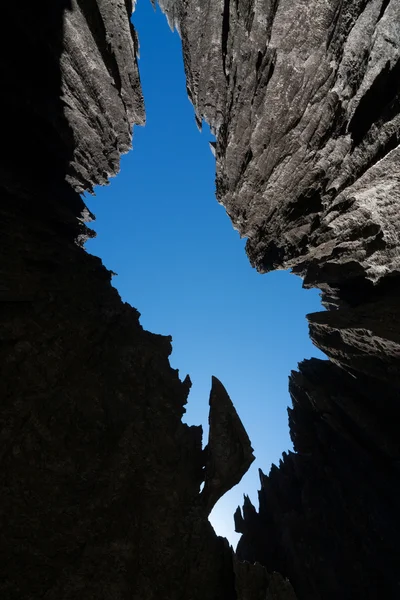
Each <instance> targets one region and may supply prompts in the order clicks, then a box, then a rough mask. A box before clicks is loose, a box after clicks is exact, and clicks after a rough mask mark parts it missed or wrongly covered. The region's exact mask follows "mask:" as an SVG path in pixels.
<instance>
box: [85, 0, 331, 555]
mask: <svg viewBox="0 0 400 600" xmlns="http://www.w3.org/2000/svg"><path fill="white" fill-rule="evenodd" d="M133 22H134V23H135V26H136V28H137V30H138V33H139V39H140V56H141V57H140V60H139V68H140V73H141V79H142V85H143V92H144V98H145V105H146V116H147V123H146V126H145V127H135V129H134V139H133V151H131V152H130V153H129V154H128V155H126V156H124V157H123V159H122V163H121V172H120V174H119V175H118V176H117V177H116V178H114V179H112V180H111V185H110V186H108V187H104V188H97V190H96V197H95V198H93V197H88V198H87V199H86V200H87V203H88V205H89V208H90V209H91V210H92V211H93V212H94V214H95V215H96V217H97V220H96V222H95V223H94V229H95V230H96V232H97V238H96V239H94V240H90V241H89V242H88V243H87V245H86V249H87V250H88V251H89V252H91V253H93V254H95V255H97V256H100V257H101V258H102V259H103V262H104V264H105V265H106V266H107V267H108V268H109V269H111V270H113V271H115V272H116V273H118V276H117V277H115V278H114V279H113V283H114V285H115V286H116V288H117V289H118V291H119V293H120V294H121V297H122V299H123V300H124V301H126V302H129V303H130V304H131V305H132V306H134V307H136V308H137V309H138V310H139V312H140V313H141V315H142V316H141V323H142V325H143V327H144V328H146V329H148V330H150V331H153V332H155V333H162V334H166V335H172V337H173V354H172V356H171V365H172V366H173V367H174V368H178V369H179V372H180V376H181V378H182V379H183V378H184V377H185V375H186V374H187V373H189V374H190V377H191V380H192V383H193V387H192V390H191V393H190V396H189V403H188V406H187V413H186V415H185V420H186V422H187V423H189V424H196V425H197V424H202V425H203V428H204V430H205V440H204V443H206V441H207V439H206V438H207V431H208V425H207V418H208V397H209V391H210V385H211V376H212V375H215V376H217V377H218V378H219V379H220V380H221V381H222V382H223V384H224V385H225V387H226V388H227V390H228V393H229V394H230V396H231V398H232V400H233V402H234V404H235V406H236V409H237V411H238V413H239V415H240V417H241V419H242V421H243V423H244V425H245V427H246V429H247V431H248V433H249V435H250V438H251V441H252V444H253V448H254V450H255V455H256V461H255V462H254V463H253V465H252V467H251V469H250V471H249V472H248V473H247V475H246V476H245V477H244V478H243V480H242V482H241V483H240V484H239V485H238V486H236V487H235V488H234V489H233V490H231V491H230V492H229V493H228V494H226V495H225V496H224V498H222V499H221V500H220V501H219V503H218V504H217V506H216V507H215V509H214V511H213V513H212V515H211V522H212V523H213V526H214V528H215V529H216V531H217V533H218V534H220V535H225V536H226V537H228V539H229V540H230V542H231V543H232V544H235V543H236V542H237V540H238V538H239V536H238V535H237V534H235V533H234V528H233V512H234V510H235V509H236V507H237V505H238V504H241V503H242V499H243V493H247V494H249V496H250V498H251V499H252V501H253V503H255V504H256V506H258V504H257V490H258V488H259V481H258V468H259V467H261V468H262V469H263V471H264V472H266V473H268V472H269V468H270V466H271V463H272V462H275V463H277V462H278V461H279V458H280V455H281V453H282V451H284V450H287V449H288V448H290V447H291V442H290V439H289V432H288V426H287V412H286V407H287V406H288V404H290V398H289V394H288V391H287V387H288V375H289V373H290V370H291V369H295V368H296V366H297V363H298V362H299V361H300V360H302V359H303V358H308V357H310V356H321V353H319V352H318V350H317V349H316V348H314V346H313V345H312V344H311V342H310V340H309V338H308V333H307V322H306V319H305V314H306V313H308V312H313V311H316V310H320V309H321V306H320V301H319V295H318V293H317V292H316V291H315V290H312V291H306V290H303V289H302V287H301V280H300V279H299V278H298V277H295V276H294V275H290V274H289V273H287V272H282V271H280V272H276V273H270V274H268V275H259V274H258V273H257V272H256V271H255V270H254V269H252V268H251V267H250V264H249V262H248V259H247V257H246V254H245V251H244V246H245V240H241V239H240V238H239V235H238V233H237V232H236V231H235V230H234V229H233V228H232V225H231V223H230V220H229V218H228V217H227V215H226V213H225V210H224V208H223V207H221V206H220V205H219V204H218V203H217V201H216V200H215V185H214V179H215V159H214V157H213V156H212V153H211V151H210V149H209V144H208V142H209V141H210V140H212V139H213V138H212V135H211V134H210V132H209V129H208V127H207V126H205V127H204V129H203V133H202V134H200V133H199V131H198V129H197V127H196V124H195V120H194V111H193V107H192V105H191V104H190V102H189V100H188V98H187V95H186V86H185V77H184V70H183V62H182V55H181V45H180V39H179V36H178V34H177V33H176V32H175V33H172V32H171V31H170V29H169V28H168V25H167V21H166V18H165V17H164V15H162V14H161V13H160V11H159V10H157V12H156V13H155V12H154V10H153V8H152V6H151V4H150V0H138V3H137V8H136V12H135V13H134V15H133Z"/></svg>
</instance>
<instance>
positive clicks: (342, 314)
mask: <svg viewBox="0 0 400 600" xmlns="http://www.w3.org/2000/svg"><path fill="white" fill-rule="evenodd" d="M160 5H161V7H164V10H165V11H166V12H167V13H169V14H170V15H171V6H172V9H173V20H174V21H175V22H176V23H177V28H178V30H179V32H180V34H181V36H182V47H183V54H184V60H185V69H186V76H187V87H188V93H189V97H190V98H191V99H192V102H193V104H194V109H195V113H196V120H197V122H198V124H201V122H202V120H203V119H205V120H206V121H207V122H208V123H209V124H210V126H211V128H212V130H213V132H214V133H215V135H216V168H217V196H218V200H219V201H220V202H221V203H222V204H223V205H224V206H225V208H226V210H227V213H228V214H229V216H230V218H231V220H232V223H233V225H234V227H236V228H237V229H238V231H239V232H240V233H241V235H242V236H244V237H247V246H246V249H247V253H248V256H249V259H250V261H251V263H252V264H253V266H255V267H256V268H257V269H258V270H259V271H260V272H266V271H269V270H271V269H277V268H292V269H293V271H294V272H295V273H297V274H299V275H301V276H302V277H303V278H304V285H305V286H306V287H319V288H320V290H321V292H322V300H323V303H324V305H325V307H326V308H328V309H329V310H328V311H327V312H323V313H317V314H313V315H309V316H308V318H309V322H310V334H311V338H312V340H313V341H314V343H315V344H316V345H317V346H318V347H319V348H321V349H322V350H323V351H324V352H325V353H326V355H327V356H328V358H329V359H330V360H329V361H320V360H312V361H306V362H304V363H302V364H301V365H300V367H299V369H300V371H299V373H293V374H292V375H291V378H290V391H291V395H292V399H293V409H290V410H289V421H290V429H291V435H292V439H293V442H294V446H295V450H296V452H295V453H289V455H284V458H283V460H282V461H281V463H280V465H279V468H277V467H273V468H272V470H271V473H270V475H269V476H268V477H266V476H264V475H261V483H262V489H261V492H260V508H259V512H257V511H256V510H255V508H254V507H252V506H251V505H250V504H249V500H248V499H247V500H246V502H245V505H244V509H243V511H244V513H243V515H242V514H241V512H240V511H238V512H237V513H236V525H237V530H238V531H239V532H241V533H243V536H242V539H241V541H240V543H239V547H238V557H239V558H241V559H245V560H248V561H250V562H253V561H258V562H260V563H261V564H263V565H264V566H265V567H267V569H268V570H270V571H272V570H277V571H279V572H280V573H281V574H282V575H283V576H285V577H288V578H289V579H290V581H291V582H292V584H293V586H294V589H295V592H296V594H297V595H298V597H299V598H300V599H301V600H303V599H304V600H317V599H318V600H329V599H331V598H332V600H333V599H337V598H346V599H347V598H349V599H356V598H357V599H358V598H366V599H367V598H368V599H371V600H373V599H376V598H380V597H385V598H393V599H394V598H397V597H399V595H400V579H399V577H398V573H399V568H400V553H399V551H398V549H397V542H396V540H397V537H398V534H399V531H400V523H399V518H398V511H397V508H396V498H397V496H398V494H399V486H400V481H399V451H400V448H399V439H398V433H397V423H398V421H399V417H400V408H399V406H400V404H399V400H400V397H399V396H400V393H399V383H400V378H399V375H400V370H399V369H400V346H399V341H400V325H399V323H400V318H399V317H400V314H399V313H400V303H399V300H400V297H399V290H400V288H399V285H400V284H399V282H400V276H399V275H400V268H399V267H400V262H399V261H400V247H399V241H400V240H399V233H400V221H399V205H400V192H399V189H400V188H399V166H400V163H399V157H400V154H399V142H400V114H399V113H400V102H399V98H400V79H399V73H400V67H399V65H400V62H399V61H400V28H399V22H400V2H399V1H398V0H370V1H367V0H351V1H350V0H349V1H347V0H344V1H342V0H328V1H326V2H322V1H321V0H307V2H306V1H303V0H296V1H293V0H235V1H233V0H232V1H231V0H220V1H217V2H214V1H211V0H208V1H207V2H203V1H201V2H200V0H176V1H175V2H174V3H173V5H171V4H170V3H168V4H167V3H165V2H164V0H160Z"/></svg>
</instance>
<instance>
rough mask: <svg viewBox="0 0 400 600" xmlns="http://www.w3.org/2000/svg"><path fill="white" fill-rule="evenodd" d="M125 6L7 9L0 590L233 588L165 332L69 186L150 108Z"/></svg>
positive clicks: (50, 594) (51, 597)
mask: <svg viewBox="0 0 400 600" xmlns="http://www.w3.org/2000/svg"><path fill="white" fill-rule="evenodd" d="M131 9H132V5H131V3H130V2H129V0H127V1H126V2H124V1H123V0H107V1H106V0H98V1H95V0H76V1H75V0H74V1H71V2H69V1H67V0H66V1H64V2H54V0H47V1H46V0H45V1H43V2H40V3H39V4H37V3H36V4H35V3H29V4H28V5H26V6H25V5H22V4H21V3H7V5H6V7H5V10H4V13H3V18H4V19H5V22H6V23H7V27H8V29H9V31H10V32H12V36H13V41H12V43H10V41H9V39H8V37H7V36H2V40H1V43H2V48H1V49H2V53H1V58H0V65H1V72H2V83H3V85H2V92H1V95H0V109H1V114H2V115H3V117H4V120H5V121H8V122H9V123H7V125H11V127H10V128H9V127H7V126H6V125H5V127H4V129H3V149H4V150H5V152H4V153H3V154H4V155H5V156H4V160H2V162H1V167H0V188H1V200H2V202H1V221H0V222H1V240H2V242H1V243H2V261H1V293H0V299H1V309H2V310H1V318H0V340H1V345H0V359H1V363H0V364H1V377H0V398H1V408H0V442H1V444H0V451H1V476H0V477H1V499H0V519H1V521H0V523H1V527H0V559H1V560H0V596H1V598H4V600H21V599H22V598H24V599H25V598H26V599H28V598H30V599H32V600H36V599H39V598H46V600H77V599H80V598H85V600H100V599H104V600H106V599H107V600H122V599H126V600H128V598H129V599H130V600H132V599H134V600H139V599H140V600H143V599H146V600H151V599H153V598H154V599H155V598H157V599H160V598H165V599H166V600H167V599H168V600H184V599H185V600H196V599H198V600H204V597H207V598H209V599H210V600H212V599H215V600H217V599H218V600H220V599H223V600H233V599H234V598H236V592H235V582H234V573H233V562H232V561H233V557H232V550H231V549H230V547H229V544H228V542H227V541H226V540H224V539H222V538H218V537H217V536H216V534H215V533H214V531H213V529H212V527H211V525H210V523H209V522H208V520H207V513H206V510H205V508H204V506H203V504H202V501H201V498H200V485H201V483H202V482H203V480H204V473H203V469H204V455H203V450H202V432H201V428H200V427H188V426H187V425H184V424H182V422H181V417H182V414H183V412H184V410H185V409H184V405H185V403H186V398H187V394H188V392H189V388H190V380H189V379H188V378H187V379H185V381H183V382H182V381H180V379H179V377H178V372H177V371H175V370H173V369H171V367H170V365H169V361H168V356H169V354H170V352H171V343H170V339H169V338H166V337H163V336H159V335H155V334H152V333H149V332H147V331H144V330H143V329H142V327H141V325H140V323H139V313H138V312H137V311H136V310H135V309H134V308H132V307H130V306H128V305H127V304H124V303H123V302H122V301H121V299H120V297H119V295H118V293H117V291H116V290H115V289H114V288H113V287H112V286H111V283H110V280H111V273H110V272H109V271H107V270H106V269H105V268H104V266H103V265H102V263H101V261H100V259H98V258H95V257H93V256H90V255H88V254H87V253H86V252H85V251H84V249H83V248H82V242H83V241H84V239H85V238H86V237H87V236H88V235H90V232H89V231H88V230H87V229H86V226H85V224H84V221H85V220H89V219H90V218H91V215H90V213H89V211H88V210H87V209H86V207H85V204H84V202H83V200H82V198H81V197H80V195H79V192H81V191H82V190H86V191H90V190H91V189H92V187H93V186H94V185H96V184H99V183H105V182H106V181H107V179H108V177H109V176H110V175H113V174H115V173H116V172H117V171H118V168H119V156H120V154H121V153H122V152H125V151H127V150H128V148H129V147H130V144H131V127H132V125H133V124H134V123H142V122H143V119H144V115H143V105H142V94H141V90H140V85H139V78H138V71H137V65H136V52H137V40H136V35H135V33H134V30H133V28H132V26H131V25H130V22H129V16H130V11H131Z"/></svg>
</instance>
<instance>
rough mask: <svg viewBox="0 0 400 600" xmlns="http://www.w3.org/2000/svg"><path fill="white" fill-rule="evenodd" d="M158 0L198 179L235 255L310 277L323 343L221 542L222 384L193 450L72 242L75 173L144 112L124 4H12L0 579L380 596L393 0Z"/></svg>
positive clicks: (26, 585)
mask: <svg viewBox="0 0 400 600" xmlns="http://www.w3.org/2000/svg"><path fill="white" fill-rule="evenodd" d="M160 5H161V7H162V8H163V9H164V10H165V12H166V13H167V15H168V18H169V21H170V23H171V24H172V25H175V26H176V27H177V28H178V30H179V32H180V35H181V38H182V47H183V56H184V61H185V72H186V76H187V88H188V93H189V96H190V99H191V101H192V102H193V105H194V110H195V114H196V118H197V121H198V122H199V123H200V124H201V122H202V120H203V119H205V120H206V121H207V122H208V123H209V124H210V126H211V128H212V131H213V132H214V133H215V134H216V148H215V150H216V167H217V174H216V178H217V179H216V181H217V198H218V200H219V202H221V203H222V204H223V205H224V206H225V208H226V210H227V212H228V214H229V216H230V218H231V220H232V223H233V225H234V226H235V227H237V228H238V230H239V232H240V233H241V235H243V236H247V237H248V242H247V247H246V249H247V253H248V256H249V259H250V261H251V263H252V264H253V265H254V266H256V267H257V268H258V269H259V270H260V271H268V270H270V269H274V268H291V269H293V271H294V272H297V273H299V274H301V275H302V276H303V277H304V285H305V286H307V287H318V288H319V289H321V291H322V296H323V301H324V303H325V306H326V307H327V308H328V309H329V310H327V311H325V312H321V313H314V314H312V315H309V317H308V319H309V323H310V335H311V338H312V340H313V341H314V343H315V344H316V345H317V346H318V347H319V348H321V349H322V350H323V351H324V352H325V353H326V355H327V357H328V360H325V361H323V360H317V359H311V360H307V361H303V362H302V363H301V364H300V365H299V370H298V372H293V373H292V374H291V376H290V382H289V386H290V393H291V397H292V401H293V406H292V408H291V409H289V426H290V431H291V436H292V440H293V444H294V448H295V452H290V453H288V454H286V453H285V454H284V455H283V457H282V460H281V461H280V464H279V466H278V467H276V466H273V467H272V468H271V471H270V472H269V474H268V475H264V474H263V473H262V472H260V484H261V490H260V492H259V508H258V510H256V508H255V507H254V506H253V505H252V504H251V502H250V500H249V498H248V497H247V498H245V502H244V507H243V510H240V509H239V510H238V511H236V513H235V524H236V528H237V531H239V532H240V533H241V534H242V537H241V539H240V542H239V545H238V548H237V552H236V553H233V552H232V549H231V548H230V547H229V544H228V543H227V541H226V540H224V539H223V538H219V537H217V536H216V535H215V533H214V531H213V529H212V527H211V525H210V524H209V522H208V519H207V515H208V513H209V511H210V509H211V508H212V506H213V505H214V504H215V502H216V501H217V500H218V498H219V497H221V495H222V494H223V493H225V491H226V490H227V489H229V488H230V487H231V486H232V485H234V484H235V483H236V482H237V481H238V480H239V479H240V477H241V476H242V475H243V473H244V472H245V470H246V469H247V468H248V466H249V464H250V463H251V461H252V460H253V456H252V449H251V445H250V441H249V439H248V437H247V434H246V432H245V431H244V429H243V426H242V424H241V422H240V419H239V417H238V416H237V414H236V411H235V409H234V407H233V405H232V403H231V401H230V399H229V396H228V394H227V392H226V390H225V389H224V388H223V386H222V384H221V383H220V382H218V380H216V379H214V380H213V382H212V390H211V395H210V436H209V441H208V446H207V450H206V452H203V450H202V443H201V437H202V432H201V428H199V427H189V426H187V425H184V424H183V423H182V421H181V418H182V414H183V411H184V405H185V403H186V400H187V395H188V392H189V387H190V381H189V380H188V379H186V380H185V381H183V382H182V381H180V379H179V377H178V373H177V372H176V371H174V370H173V369H171V367H170V365H169V360H168V356H169V354H170V352H171V343H170V339H169V338H166V337H164V336H159V335H155V334H151V333H149V332H147V331H144V330H143V328H142V327H141V325H140V323H139V313H138V312H137V311H136V310H135V309H134V308H132V307H130V306H129V305H127V304H124V303H122V302H121V300H120V298H119V295H118V293H117V292H116V290H115V289H114V288H112V286H111V283H110V281H111V273H110V272H109V271H108V270H107V269H105V268H104V266H103V265H102V263H101V261H100V260H99V259H97V258H95V257H93V256H90V255H88V254H87V253H86V252H85V251H84V249H83V248H82V247H81V246H82V245H83V243H84V240H85V238H86V237H87V236H88V235H90V233H89V232H88V230H87V228H86V226H85V225H84V221H88V220H90V219H91V218H92V215H91V214H90V213H89V211H88V210H87V208H86V207H85V204H84V202H83V200H82V199H81V197H80V194H81V193H82V192H84V191H88V192H90V191H92V190H93V187H94V186H95V185H99V184H106V183H107V181H108V178H109V177H110V176H112V175H115V174H116V173H117V172H118V169H119V160H120V155H121V154H122V153H124V152H126V151H128V150H129V148H130V147H131V128H132V125H134V124H141V123H143V122H144V108H143V98H142V92H141V88H140V79H139V73H138V68H137V51H138V42H137V37H136V33H135V31H134V29H133V26H132V25H131V23H130V20H129V17H130V12H131V10H132V8H133V4H132V3H131V2H129V1H125V0H112V1H108V2H106V1H105V0H71V1H70V2H67V1H62V2H58V3H54V2H50V0H49V1H45V2H42V3H41V4H40V5H35V6H33V5H32V4H30V5H27V6H24V7H21V6H20V5H18V4H15V3H14V4H11V3H8V4H7V5H6V7H5V22H6V23H7V29H8V31H9V32H12V42H11V43H10V41H9V39H8V36H7V35H5V36H3V37H2V40H1V42H0V44H1V45H2V46H1V49H2V53H1V59H0V65H1V71H2V81H3V82H6V85H5V86H4V89H3V91H2V94H1V96H0V107H1V110H2V114H3V115H6V116H7V121H8V122H9V123H10V124H12V126H13V127H12V129H10V130H8V129H7V128H5V129H4V132H3V134H4V139H3V148H4V149H6V152H4V154H5V156H4V160H3V161H2V163H1V167H0V188H1V194H2V206H1V217H2V218H1V228H2V236H1V239H2V249H3V260H2V262H1V269H2V272H1V282H2V283H1V290H0V294H1V300H2V317H1V319H0V341H1V345H0V353H1V364H2V377H1V378H0V391H1V400H2V404H1V412H0V439H1V444H2V454H1V461H2V472H1V485H2V497H1V502H0V506H1V519H2V522H1V536H0V539H1V542H0V556H1V559H2V561H1V565H2V566H1V568H0V571H1V577H0V590H1V594H2V597H3V598H6V599H7V600H13V599H15V600H19V599H20V598H43V597H46V599H48V600H53V599H54V600H60V599H62V600H68V599H71V600H72V599H76V598H80V597H85V598H87V599H92V598H93V599H96V600H98V599H99V598H104V599H110V600H111V599H112V600H115V599H119V598H120V599H121V600H122V599H125V598H126V599H127V598H133V599H138V600H139V598H140V599H141V600H142V599H143V598H145V599H146V600H152V599H153V598H154V599H155V598H165V599H166V600H183V599H185V600H188V599H189V600H196V599H197V598H198V599H199V600H200V599H202V600H203V599H204V598H207V599H209V600H213V599H215V600H217V599H218V600H253V599H254V600H265V599H269V600H272V599H275V600H294V598H298V600H331V599H332V600H336V599H337V598H346V599H347V598H348V599H349V600H352V599H358V598H364V599H365V600H376V598H380V597H385V598H387V599H392V598H393V600H395V599H397V598H398V597H399V592H400V582H399V577H398V571H399V564H400V555H399V551H398V540H397V538H398V532H399V531H400V522H399V515H398V507H397V497H398V495H399V492H400V485H399V443H398V435H397V422H398V420H399V416H400V415H399V406H400V404H399V400H400V397H399V385H400V368H399V364H400V363H399V360H400V342H399V340H400V332H399V322H400V320H399V306H400V304H399V299H400V298H399V272H400V251H399V231H400V220H399V211H398V206H399V189H400V188H399V152H398V147H397V146H398V140H399V137H400V116H399V103H398V97H399V94H400V91H399V78H398V76H397V75H398V71H399V54H400V33H399V31H400V30H399V28H398V26H397V24H398V23H399V18H400V4H399V2H398V0H383V1H382V0H373V1H371V2H366V1H365V0H359V1H356V2H350V1H345V2H342V1H339V0H328V1H326V2H321V1H320V0H308V1H307V2H305V1H303V0H296V1H295V2H288V1H286V0H274V1H270V0H238V1H237V2H229V1H228V0H226V1H225V2H211V0H209V1H207V2H204V1H202V2H200V0H174V1H171V2H167V1H166V0H163V2H160ZM44 40H45V41H44ZM22 73H24V74H25V76H24V77H22V76H21V74H22ZM228 75H229V77H228ZM21 149H22V150H21ZM77 241H78V244H77V243H76V242H77ZM203 482H204V488H203V490H202V491H201V493H200V487H201V484H202V483H203ZM21 568H22V569H23V572H21Z"/></svg>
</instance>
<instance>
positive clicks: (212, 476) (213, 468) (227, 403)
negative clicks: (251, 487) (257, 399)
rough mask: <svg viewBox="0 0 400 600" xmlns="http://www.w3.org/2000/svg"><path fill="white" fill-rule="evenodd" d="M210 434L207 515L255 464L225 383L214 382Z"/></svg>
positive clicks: (206, 486)
mask: <svg viewBox="0 0 400 600" xmlns="http://www.w3.org/2000/svg"><path fill="white" fill-rule="evenodd" d="M209 423H210V430H209V435H208V444H207V446H206V447H205V449H204V452H205V455H206V468H205V483H204V489H203V491H202V499H203V502H204V505H205V507H206V510H207V513H210V512H211V510H212V509H213V507H214V506H215V504H216V503H217V502H218V500H219V499H220V498H221V497H222V496H223V495H224V494H226V492H227V491H229V490H230V489H231V488H232V487H233V486H234V485H236V484H237V483H239V481H240V480H241V479H242V477H243V475H244V474H245V473H246V472H247V470H248V468H249V467H250V465H251V463H252V462H253V460H254V456H253V448H252V447H251V443H250V440H249V436H248V435H247V433H246V430H245V428H244V427H243V425H242V422H241V420H240V419H239V417H238V414H237V412H236V410H235V407H234V406H233V404H232V401H231V399H230V398H229V396H228V393H227V391H226V389H225V388H224V386H223V385H222V383H221V382H220V381H219V380H218V379H217V378H216V377H213V378H212V387H211V393H210V416H209Z"/></svg>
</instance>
